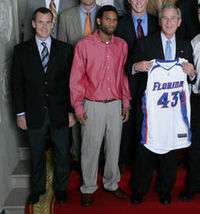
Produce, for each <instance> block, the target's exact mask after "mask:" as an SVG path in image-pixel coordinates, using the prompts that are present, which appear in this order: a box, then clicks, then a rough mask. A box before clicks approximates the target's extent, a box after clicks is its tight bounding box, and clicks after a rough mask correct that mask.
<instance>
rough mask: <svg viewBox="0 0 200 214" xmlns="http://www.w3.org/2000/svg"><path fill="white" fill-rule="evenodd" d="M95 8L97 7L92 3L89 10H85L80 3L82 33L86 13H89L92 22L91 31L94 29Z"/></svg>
mask: <svg viewBox="0 0 200 214" xmlns="http://www.w3.org/2000/svg"><path fill="white" fill-rule="evenodd" d="M96 10H97V7H96V5H94V7H93V8H92V9H91V10H90V11H86V10H85V9H84V8H83V6H82V5H80V20H81V28H82V32H83V33H84V30H85V18H86V13H87V12H89V13H90V18H91V22H92V31H93V30H94V23H95V16H96Z"/></svg>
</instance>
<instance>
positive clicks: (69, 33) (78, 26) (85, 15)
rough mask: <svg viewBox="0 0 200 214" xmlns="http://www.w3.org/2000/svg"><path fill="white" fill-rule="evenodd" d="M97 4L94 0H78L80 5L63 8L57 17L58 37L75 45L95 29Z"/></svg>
mask: <svg viewBox="0 0 200 214" xmlns="http://www.w3.org/2000/svg"><path fill="white" fill-rule="evenodd" d="M98 9H99V6H97V5H96V3H95V0H80V5H78V6H77V7H72V8H70V9H68V10H64V11H63V12H62V13H61V15H60V18H59V27H58V38H59V39H60V40H61V41H63V42H68V43H69V44H71V45H73V46H74V45H75V44H76V43H77V42H78V41H79V40H80V39H81V38H83V37H84V36H87V35H89V34H91V33H92V32H93V31H94V29H95V16H96V12H97V11H98Z"/></svg>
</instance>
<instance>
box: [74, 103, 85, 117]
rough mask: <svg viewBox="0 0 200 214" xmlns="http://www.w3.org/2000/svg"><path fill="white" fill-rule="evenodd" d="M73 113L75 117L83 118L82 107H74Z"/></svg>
mask: <svg viewBox="0 0 200 214" xmlns="http://www.w3.org/2000/svg"><path fill="white" fill-rule="evenodd" d="M75 113H76V116H83V114H84V108H83V105H80V106H77V107H75Z"/></svg>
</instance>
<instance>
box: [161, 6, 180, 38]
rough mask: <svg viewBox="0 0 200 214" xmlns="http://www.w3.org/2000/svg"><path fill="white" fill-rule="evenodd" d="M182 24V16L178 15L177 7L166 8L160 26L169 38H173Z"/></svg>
mask: <svg viewBox="0 0 200 214" xmlns="http://www.w3.org/2000/svg"><path fill="white" fill-rule="evenodd" d="M180 24H181V18H180V17H179V16H178V14H177V11H176V9H174V8H166V9H164V11H163V14H162V17H161V18H160V26H161V30H162V32H163V33H164V34H165V36H166V37H167V38H171V37H172V36H173V35H174V34H175V32H176V30H177V28H178V27H179V26H180Z"/></svg>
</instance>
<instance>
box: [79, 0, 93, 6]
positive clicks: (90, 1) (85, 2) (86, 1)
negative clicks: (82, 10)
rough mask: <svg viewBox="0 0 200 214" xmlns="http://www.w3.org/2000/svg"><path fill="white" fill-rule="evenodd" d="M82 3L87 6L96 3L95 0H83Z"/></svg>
mask: <svg viewBox="0 0 200 214" xmlns="http://www.w3.org/2000/svg"><path fill="white" fill-rule="evenodd" d="M81 3H82V4H84V5H85V6H91V5H93V4H94V3H95V0H81Z"/></svg>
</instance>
